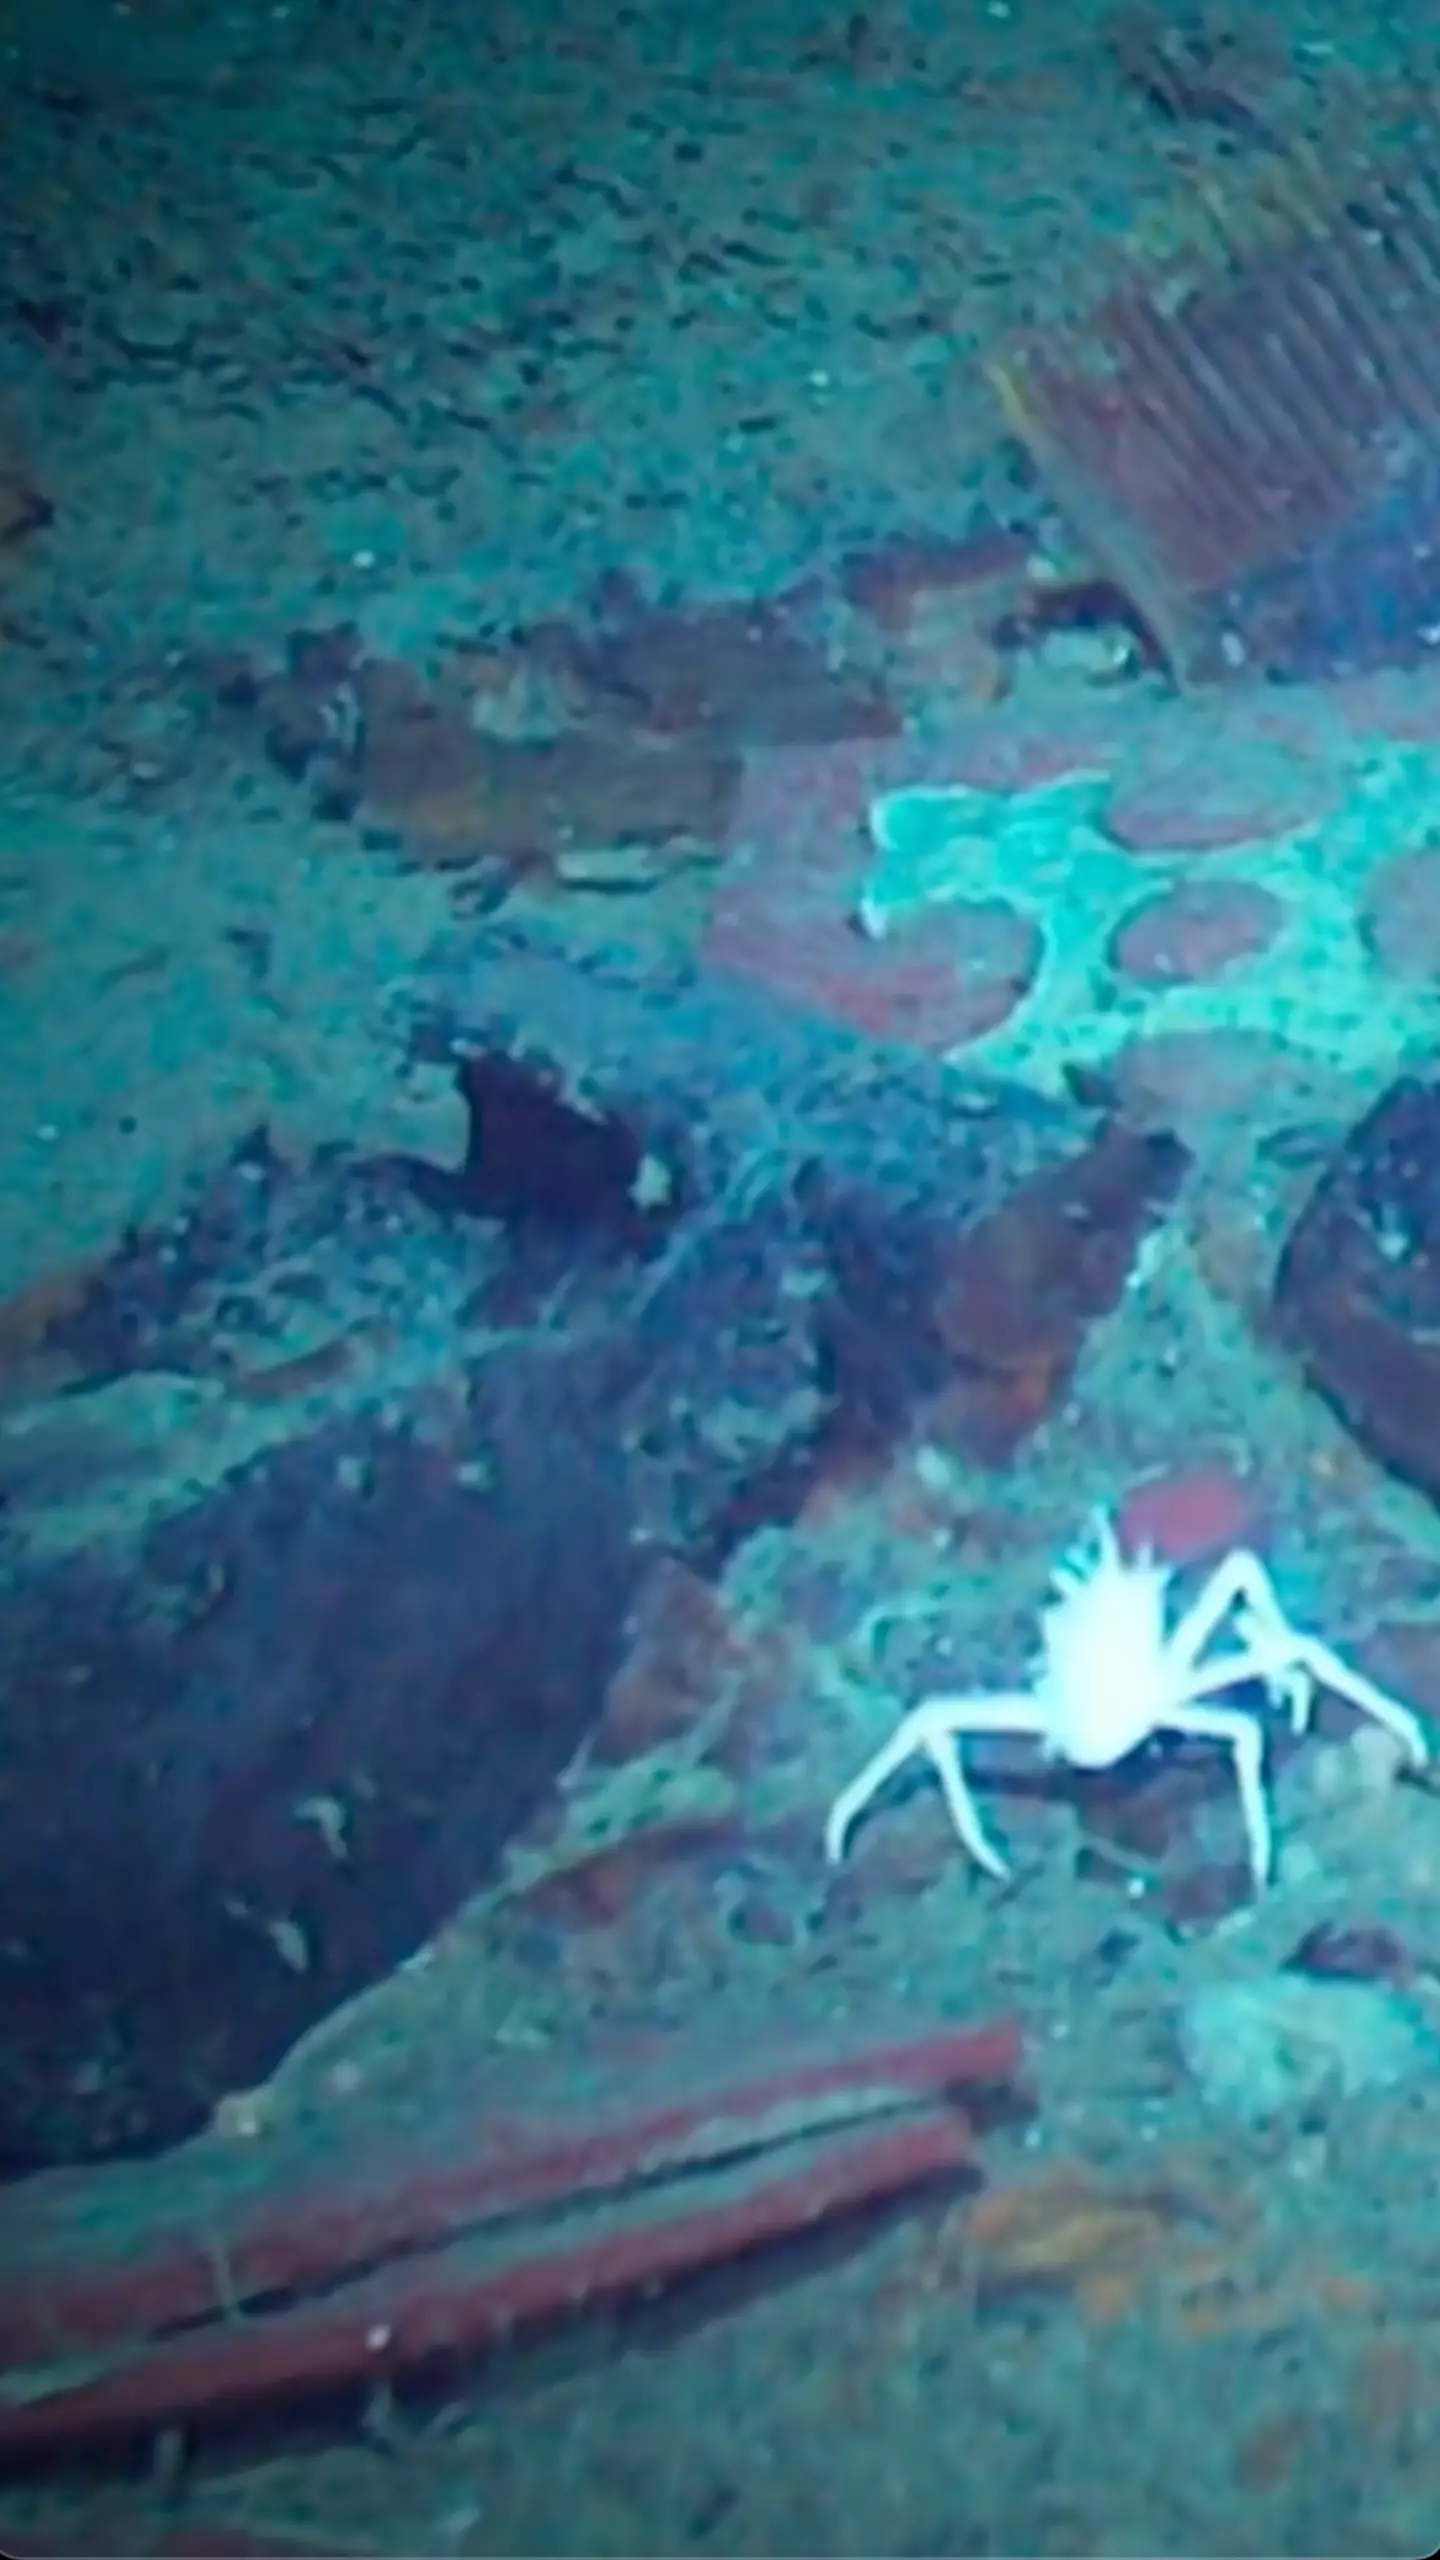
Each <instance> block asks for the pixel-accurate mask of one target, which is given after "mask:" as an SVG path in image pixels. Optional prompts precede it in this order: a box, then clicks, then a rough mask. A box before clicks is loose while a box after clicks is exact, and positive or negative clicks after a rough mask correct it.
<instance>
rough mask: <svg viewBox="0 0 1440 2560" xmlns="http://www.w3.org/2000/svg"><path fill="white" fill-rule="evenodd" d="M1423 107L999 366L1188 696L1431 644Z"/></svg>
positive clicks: (1438, 451) (1007, 396) (1432, 384)
mask: <svg viewBox="0 0 1440 2560" xmlns="http://www.w3.org/2000/svg"><path fill="white" fill-rule="evenodd" d="M1437 143H1440V100H1432V102H1431V107H1430V115H1429V121H1428V123H1427V124H1426V125H1425V126H1424V127H1423V128H1420V129H1416V128H1414V127H1412V130H1411V134H1410V138H1409V141H1408V145H1407V147H1406V149H1405V150H1404V152H1403V153H1402V154H1400V155H1398V156H1397V157H1395V158H1394V159H1390V160H1386V161H1385V162H1383V163H1382V162H1381V161H1379V160H1378V159H1376V160H1374V161H1370V160H1364V161H1361V160H1358V159H1348V160H1347V159H1346V158H1345V157H1344V156H1343V155H1342V156H1341V158H1340V160H1339V163H1338V166H1336V165H1335V164H1331V163H1327V166H1326V168H1325V170H1323V171H1322V170H1321V168H1320V167H1319V164H1318V162H1316V161H1315V160H1314V159H1313V158H1312V159H1311V160H1310V161H1309V162H1308V163H1307V162H1305V161H1302V160H1301V159H1299V158H1298V157H1297V158H1296V159H1295V160H1293V161H1292V162H1290V163H1289V164H1288V165H1287V169H1286V171H1285V175H1284V179H1283V182H1282V183H1283V193H1282V196H1281V198H1280V201H1279V203H1278V205H1277V206H1275V207H1272V208H1271V209H1270V211H1269V213H1268V217H1267V218H1265V219H1263V220H1261V221H1258V222H1257V221H1256V220H1255V219H1254V207H1253V206H1252V207H1246V206H1244V205H1241V206H1240V207H1239V208H1238V210H1237V211H1230V210H1227V209H1226V208H1225V207H1224V206H1221V205H1218V204H1212V205H1211V206H1210V208H1209V210H1210V212H1211V214H1212V215H1213V216H1214V219H1215V222H1216V225H1217V244H1216V247H1215V248H1214V250H1212V252H1211V253H1210V254H1209V255H1208V256H1201V257H1198V258H1195V259H1192V260H1191V261H1190V262H1189V263H1188V266H1187V267H1186V268H1185V269H1184V270H1183V271H1177V270H1176V269H1174V268H1172V269H1170V270H1169V271H1161V272H1156V271H1150V270H1143V269H1141V270H1137V272H1136V273H1135V274H1134V275H1133V276H1132V277H1131V278H1129V279H1128V280H1127V281H1125V282H1124V283H1123V284H1122V285H1120V286H1119V287H1118V288H1117V289H1115V290H1112V291H1111V292H1110V293H1109V294H1108V295H1107V297H1106V298H1105V299H1104V301H1102V302H1101V304H1100V305H1099V307H1098V309H1097V310H1096V311H1095V312H1094V313H1093V314H1092V315H1091V316H1090V317H1089V319H1088V320H1087V321H1086V322H1084V323H1083V324H1081V325H1080V326H1079V327H1076V328H1074V329H1071V330H1069V331H1062V332H1059V333H1054V332H1046V331H1041V330H1030V331H1027V332H1026V333H1025V334H1024V335H1022V336H1020V337H1019V338H1018V339H1016V340H1015V341H1014V342H1013V343H1012V344H1010V345H1009V346H1008V347H1006V348H1004V349H1003V350H1001V351H1000V352H999V353H998V354H997V355H996V357H995V358H994V359H993V360H992V363H991V366H990V371H991V375H992V379H993V380H994V382H995V383H996V386H997V388H998V390H999V392H1000V395H1001V398H1002V400H1003V402H1004V404H1005V407H1006V410H1007V412H1008V414H1009V417H1010V419H1011V421H1012V423H1013V425H1014V427H1015V429H1016V431H1017V432H1018V434H1019V435H1020V436H1021V437H1022V439H1023V440H1024V442H1025V444H1026V445H1027V446H1028V448H1029V449H1030V452H1031V454H1032V456H1033V458H1034V460H1035V461H1036V463H1037V464H1038V466H1039V468H1040V470H1041V472H1042V473H1043V475H1044V477H1045V479H1046V481H1047V483H1048V484H1049V486H1050V488H1051V490H1052V491H1053V493H1054V496H1055V497H1056V499H1057V501H1058V502H1059V504H1060V505H1061V507H1062V508H1063V509H1064V511H1065V512H1066V514H1067V515H1068V516H1069V518H1070V520H1071V522H1072V524H1073V525H1074V528H1075V530H1076V532H1077V533H1078V534H1079V535H1080V536H1081V537H1082V538H1083V539H1084V541H1085V542H1086V543H1087V544H1088V546H1089V547H1090V549H1091V550H1092V551H1093V552H1094V554H1095V556H1096V558H1097V560H1098V561H1099V562H1100V563H1101V564H1102V565H1103V567H1104V568H1105V570H1106V572H1107V573H1108V575H1109V576H1110V577H1112V578H1113V579H1114V580H1115V581H1116V582H1117V584H1118V585H1119V586H1120V587H1121V588H1122V589H1123V590H1124V592H1125V593H1126V594H1127V595H1128V596H1129V597H1130V598H1131V600H1132V601H1133V603H1134V605H1135V607H1136V609H1137V610H1138V612H1139V613H1140V614H1141V615H1142V616H1143V618H1144V620H1145V622H1146V623H1147V625H1148V626H1149V628H1150V630H1151V631H1152V632H1153V634H1154V636H1155V639H1156V641H1157V644H1158V646H1159V647H1160V649H1161V650H1162V652H1163V654H1164V656H1165V658H1166V660H1167V662H1168V663H1169V665H1170V667H1171V668H1172V670H1173V671H1174V673H1175V675H1176V677H1177V678H1178V679H1179V680H1180V681H1181V682H1187V683H1196V682H1204V681H1207V680H1212V679H1215V678H1223V677H1226V676H1230V675H1236V674H1250V675H1255V674H1261V675H1267V676H1279V677H1285V676H1292V677H1300V676H1324V675H1333V674H1340V673H1346V672H1349V671H1352V670H1356V669H1363V668H1368V667H1375V666H1381V665H1396V664H1398V665H1405V664H1408V663H1412V662H1414V661H1415V660H1416V659H1418V658H1419V657H1421V656H1422V655H1423V654H1424V653H1425V652H1426V651H1427V650H1428V649H1429V648H1431V647H1432V646H1433V645H1434V644H1435V642H1436V640H1437V639H1440V184H1437V182H1436V180H1435V179H1434V178H1433V177H1432V175H1431V171H1432V168H1433V167H1434V166H1435V164H1436V149H1437Z"/></svg>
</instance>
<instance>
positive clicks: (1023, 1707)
mask: <svg viewBox="0 0 1440 2560" xmlns="http://www.w3.org/2000/svg"><path fill="white" fill-rule="evenodd" d="M1171 1578H1172V1568H1171V1567H1170V1566H1168V1565H1165V1564H1162V1563H1159V1562H1158V1561H1157V1560H1156V1558H1155V1557H1154V1556H1152V1555H1151V1554H1149V1553H1148V1552H1145V1551H1142V1552H1141V1553H1140V1554H1138V1555H1133V1556H1127V1555H1125V1554H1124V1553H1123V1551H1122V1549H1121V1546H1120V1541H1119V1539H1118V1537H1117V1535H1116V1532H1115V1528H1114V1524H1113V1522H1112V1521H1111V1520H1110V1519H1109V1518H1108V1517H1107V1516H1106V1515H1105V1514H1104V1513H1100V1514H1097V1516H1096V1518H1095V1521H1094V1523H1093V1526H1092V1532H1091V1537H1090V1540H1089V1543H1088V1544H1087V1545H1086V1546H1085V1547H1083V1548H1081V1549H1079V1550H1077V1551H1076V1553H1075V1554H1073V1555H1071V1556H1067V1557H1066V1558H1065V1560H1064V1562H1063V1563H1062V1564H1060V1565H1058V1566H1057V1567H1056V1570H1055V1575H1054V1580H1053V1584H1052V1588H1053V1591H1054V1598H1053V1599H1052V1600H1051V1601H1050V1603H1049V1605H1048V1606H1047V1607H1046V1608H1045V1609H1044V1610H1042V1612H1041V1617H1040V1634H1041V1649H1040V1659H1039V1663H1038V1665H1037V1668H1036V1672H1035V1678H1034V1681H1033V1683H1032V1685H1031V1687H1030V1688H1028V1689H1015V1690H1005V1691H1001V1692H998V1693H995V1694H991V1695H970V1694H968V1693H967V1694H963V1695H960V1696H954V1697H950V1696H943V1697H934V1698H925V1699H923V1700H922V1701H921V1704H920V1705H919V1706H918V1707H915V1708H913V1709H912V1710H911V1712H910V1714H909V1715H907V1716H904V1717H902V1719H901V1721H900V1723H899V1724H898V1725H897V1727H896V1729H895V1731H894V1733H892V1735H891V1737H890V1739H889V1741H888V1742H887V1743H885V1744H884V1745H883V1746H882V1748H881V1749H880V1750H879V1751H877V1752H876V1753H875V1755H874V1757H873V1759H870V1760H867V1761H866V1763H865V1766H864V1768H863V1769H862V1770H861V1771H860V1774H859V1776H858V1777H856V1778H853V1779H852V1780H851V1782H850V1784H849V1786H848V1787H846V1788H845V1789H844V1791H843V1793H842V1794H840V1795H838V1796H837V1797H836V1799H835V1802H834V1804H833V1805H832V1806H831V1808H830V1814H829V1819H828V1821H827V1822H826V1825H825V1847H826V1854H827V1855H828V1856H829V1858H830V1859H831V1860H832V1861H835V1860H839V1859H840V1858H843V1856H844V1855H845V1848H846V1844H847V1842H848V1840H849V1837H850V1833H851V1830H852V1828H853V1826H854V1823H855V1821H856V1818H857V1816H858V1815H859V1814H861V1813H862V1812H863V1811H864V1808H865V1806H866V1805H867V1804H868V1803H869V1802H870V1799H871V1797H872V1796H874V1795H877V1794H878V1793H879V1791H880V1789H881V1788H882V1787H883V1786H884V1785H885V1783H886V1781H887V1780H888V1779H889V1778H891V1777H893V1775H894V1773H895V1771H896V1770H897V1769H899V1768H900V1767H902V1766H903V1764H904V1762H905V1761H907V1760H909V1759H911V1758H913V1757H915V1756H916V1755H917V1754H923V1755H924V1757H925V1758H926V1759H928V1760H929V1761H930V1762H931V1764H932V1765H933V1767H934V1770H935V1774H936V1776H937V1777H938V1779H939V1781H940V1784H941V1787H942V1789H943V1790H944V1795H945V1802H946V1804H947V1806H948V1807H949V1811H950V1819H951V1821H952V1822H953V1823H954V1825H955V1829H956V1831H957V1833H958V1834H959V1837H960V1839H961V1841H962V1843H963V1844H964V1846H965V1847H966V1848H967V1849H968V1850H969V1852H970V1855H971V1857H972V1858H974V1859H975V1860H976V1861H977V1862H978V1864H979V1865H980V1866H982V1867H984V1868H986V1869H987V1870H988V1871H989V1873H990V1874H991V1875H993V1876H1004V1875H1005V1874H1006V1872H1007V1870H1006V1866H1005V1862H1004V1860H1003V1859H1002V1858H1001V1857H1000V1856H999V1855H998V1853H997V1852H996V1850H995V1849H994V1848H993V1847H992V1845H991V1843H990V1841H989V1840H988V1839H987V1838H986V1836H985V1832H984V1830H983V1829H982V1827H981V1822H980V1816H979V1814H978V1813H977V1811H976V1809H975V1801H974V1798H973V1797H972V1795H971V1793H970V1788H969V1785H968V1782H967V1780H966V1777H965V1772H964V1769H963V1767H962V1765H961V1760H960V1737H961V1735H962V1734H967V1733H1031V1734H1034V1736H1035V1738H1036V1740H1037V1741H1038V1742H1039V1743H1040V1745H1041V1747H1042V1749H1043V1750H1044V1752H1045V1754H1046V1756H1047V1758H1049V1759H1053V1760H1066V1761H1069V1762H1070V1764H1071V1766H1072V1767H1074V1768H1077V1769H1109V1768H1112V1767H1113V1766H1114V1764H1115V1763H1116V1761H1118V1760H1123V1759H1125V1758H1126V1757H1127V1755H1128V1754H1129V1753H1130V1752H1132V1751H1135V1750H1138V1748H1139V1746H1140V1744H1141V1743H1142V1742H1145V1741H1147V1740H1148V1739H1149V1737H1150V1735H1151V1734H1157V1733H1175V1734H1182V1735H1190V1736H1194V1737H1195V1738H1197V1739H1200V1740H1204V1741H1207V1742H1219V1743H1222V1744H1223V1745H1224V1747H1225V1748H1226V1750H1228V1751H1229V1752H1230V1753H1231V1755H1232V1757H1233V1759H1234V1763H1235V1779H1236V1784H1237V1785H1238V1787H1239V1790H1240V1810H1241V1812H1242V1814H1243V1816H1244V1819H1245V1830H1246V1834H1247V1837H1248V1839H1249V1842H1250V1861H1251V1865H1252V1867H1253V1868H1254V1871H1255V1881H1256V1884H1257V1885H1259V1886H1263V1885H1264V1884H1265V1883H1266V1882H1267V1880H1268V1878H1269V1875H1270V1868H1271V1858H1272V1845H1273V1844H1272V1839H1271V1824H1270V1806H1269V1800H1268V1796H1267V1792H1266V1784H1265V1761H1264V1730H1263V1727H1262V1725H1261V1724H1260V1722H1259V1720H1258V1718H1257V1717H1256V1716H1255V1715H1254V1714H1252V1713H1251V1711H1250V1710H1249V1709H1248V1708H1246V1707H1240V1706H1228V1707H1227V1706H1210V1705H1207V1704H1206V1703H1205V1701H1206V1700H1208V1699H1211V1698H1215V1697H1218V1696H1219V1695H1220V1694H1221V1693H1222V1692H1223V1691H1225V1690H1227V1689H1239V1688H1241V1687H1243V1686H1245V1685H1246V1684H1251V1683H1253V1684H1254V1685H1255V1686H1257V1687H1258V1688H1260V1689H1262V1690H1263V1691H1264V1693H1265V1697H1266V1700H1267V1702H1268V1703H1269V1704H1270V1705H1271V1706H1279V1707H1284V1708H1285V1709H1286V1710H1287V1711H1288V1713H1289V1717H1290V1722H1291V1726H1292V1728H1293V1730H1294V1731H1295V1732H1296V1733H1302V1732H1303V1731H1304V1729H1305V1727H1306V1725H1307V1724H1308V1722H1309V1720H1310V1709H1311V1705H1312V1703H1313V1700H1314V1695H1315V1692H1316V1690H1317V1689H1332V1690H1334V1691H1335V1693H1336V1694H1337V1696H1339V1697H1342V1698H1347V1699H1348V1700H1349V1701H1350V1704H1351V1705H1352V1706H1355V1707H1359V1708H1360V1709H1361V1711H1362V1713H1364V1714H1365V1715H1369V1716H1373V1717H1374V1718H1375V1720H1376V1722H1377V1723H1379V1724H1382V1725H1384V1726H1386V1727H1387V1729H1388V1730H1389V1731H1390V1732H1391V1733H1393V1734H1394V1736H1395V1737H1396V1740H1397V1741H1398V1742H1399V1743H1400V1744H1401V1745H1402V1747H1403V1749H1404V1751H1405V1753H1406V1756H1407V1758H1408V1759H1409V1760H1410V1761H1411V1762H1412V1764H1413V1765H1414V1766H1415V1767H1416V1768H1420V1767H1422V1766H1423V1765H1424V1763H1425V1761H1426V1759H1427V1758H1428V1756H1429V1745H1428V1742H1427V1739H1426V1735H1425V1729H1424V1726H1423V1725H1422V1724H1421V1722H1420V1719H1419V1718H1418V1716H1415V1715H1413V1714H1412V1713H1411V1711H1410V1709H1409V1708H1408V1707H1403V1706H1401V1705H1400V1703H1399V1701H1398V1699H1395V1698H1391V1697H1387V1696H1386V1694H1385V1691H1384V1690H1383V1689H1377V1688H1376V1687H1375V1685H1374V1683H1373V1682H1372V1681H1369V1680H1367V1679H1365V1677H1364V1676H1363V1674H1362V1673H1360V1672H1358V1671H1352V1670H1351V1669H1350V1667H1349V1665H1348V1663H1345V1662H1342V1661H1341V1659H1340V1657H1339V1655H1338V1654H1336V1653H1332V1652H1331V1650H1330V1647H1329V1646H1328V1645H1327V1644H1322V1643H1321V1641H1320V1638H1319V1637H1318V1636H1311V1635H1305V1634H1303V1633H1302V1632H1301V1630H1300V1629H1299V1628H1298V1627H1292V1626H1291V1624H1290V1621H1289V1619H1288V1618H1287V1617H1286V1615H1285V1613H1284V1611H1283V1609H1282V1608H1281V1606H1280V1603H1279V1601H1278V1600H1277V1599H1276V1597H1275V1592H1274V1588H1273V1585H1272V1584H1271V1580H1270V1576H1269V1575H1268V1573H1267V1572H1266V1570H1265V1568H1264V1566H1263V1565H1262V1564H1261V1562H1260V1559H1259V1557H1258V1556H1254V1555H1251V1554H1249V1553H1248V1552H1246V1551H1245V1550H1244V1549H1243V1548H1242V1549H1237V1550H1236V1551H1235V1553H1234V1554H1232V1555H1228V1556H1226V1558H1225V1560H1224V1562H1223V1563H1222V1564H1218V1565H1217V1566H1216V1568H1215V1570H1214V1572H1213V1573H1212V1574H1211V1576H1210V1578H1209V1580H1208V1582H1207V1583H1206V1584H1205V1587H1204V1589H1203V1590H1202V1591H1201V1592H1200V1593H1199V1595H1198V1597H1197V1598H1196V1599H1195V1600H1193V1601H1192V1602H1191V1605H1190V1607H1189V1608H1188V1609H1186V1610H1185V1611H1184V1612H1183V1614H1182V1615H1181V1616H1180V1617H1179V1618H1177V1620H1176V1621H1175V1624H1174V1625H1173V1626H1170V1627H1167V1625H1166V1616H1167V1610H1166V1600H1167V1595H1168V1590H1169V1585H1170V1581H1171ZM1227 1635H1228V1637H1229V1639H1230V1641H1229V1642H1228V1643H1226V1644H1224V1646H1223V1649H1220V1650H1215V1651H1211V1650H1209V1648H1210V1647H1212V1646H1215V1645H1217V1642H1218V1640H1220V1639H1222V1638H1223V1637H1225V1636H1227Z"/></svg>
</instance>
